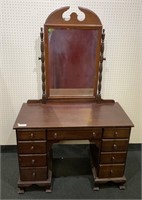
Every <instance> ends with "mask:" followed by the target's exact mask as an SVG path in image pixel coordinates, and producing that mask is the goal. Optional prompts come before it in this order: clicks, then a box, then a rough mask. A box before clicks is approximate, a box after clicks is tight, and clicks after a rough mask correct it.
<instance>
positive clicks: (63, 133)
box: [47, 128, 102, 140]
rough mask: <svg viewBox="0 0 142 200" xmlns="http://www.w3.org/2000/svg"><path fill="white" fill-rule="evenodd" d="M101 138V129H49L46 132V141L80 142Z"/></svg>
mask: <svg viewBox="0 0 142 200" xmlns="http://www.w3.org/2000/svg"><path fill="white" fill-rule="evenodd" d="M101 137H102V129H101V128H89V129H85V128H83V129H77V128H76V129H72V130H71V129H69V130H59V129H50V130H48V132H47V139H48V140H80V139H82V140H83V139H84V140H85V139H88V140H89V139H90V140H91V139H92V140H93V139H99V138H101Z"/></svg>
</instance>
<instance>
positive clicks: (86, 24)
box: [40, 6, 105, 103]
mask: <svg viewBox="0 0 142 200" xmlns="http://www.w3.org/2000/svg"><path fill="white" fill-rule="evenodd" d="M69 8H70V7H68V6H67V7H63V8H60V9H57V10H55V11H54V12H52V13H51V14H50V15H49V16H48V18H47V19H46V21H45V24H44V32H43V29H42V28H41V33H40V38H41V58H40V59H41V70H42V103H46V102H47V101H61V100H69V101H70V100H75V101H77V100H81V101H97V102H100V101H101V81H102V69H103V60H105V59H104V57H103V52H104V38H105V31H104V29H102V23H101V21H100V19H99V17H98V16H97V15H96V14H95V13H94V12H92V11H91V10H88V9H86V8H82V7H79V10H80V11H81V12H83V13H84V14H85V19H84V20H82V21H79V20H78V18H77V17H78V16H77V14H76V13H74V12H73V13H72V14H71V15H70V19H69V20H68V21H65V20H64V19H63V14H64V12H66V11H67V10H68V9H69ZM49 28H66V29H69V28H71V29H85V30H98V41H99V42H98V46H97V50H96V51H97V52H99V53H98V54H97V55H96V63H97V66H95V67H96V73H97V75H96V77H97V78H96V80H95V84H94V94H93V95H92V96H85V97H84V96H82V97H80V96H64V97H63V96H61V97H60V96H54V97H53V96H50V92H49V89H50V88H49V63H48V62H49V61H48V51H49V49H48V29H49Z"/></svg>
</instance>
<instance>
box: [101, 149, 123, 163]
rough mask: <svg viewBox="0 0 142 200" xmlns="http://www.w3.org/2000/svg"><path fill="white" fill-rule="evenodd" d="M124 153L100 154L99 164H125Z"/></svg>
mask: <svg viewBox="0 0 142 200" xmlns="http://www.w3.org/2000/svg"><path fill="white" fill-rule="evenodd" d="M125 160H126V153H125V152H110V153H108V152H102V153H101V158H100V163H102V164H107V163H110V164H115V163H125Z"/></svg>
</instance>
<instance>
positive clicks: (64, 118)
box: [14, 103, 133, 129]
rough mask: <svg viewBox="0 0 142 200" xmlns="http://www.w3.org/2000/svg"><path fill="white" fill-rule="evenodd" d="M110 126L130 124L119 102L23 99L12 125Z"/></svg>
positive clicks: (32, 126)
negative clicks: (51, 101) (64, 101)
mask: <svg viewBox="0 0 142 200" xmlns="http://www.w3.org/2000/svg"><path fill="white" fill-rule="evenodd" d="M18 124H20V125H21V124H24V125H25V126H18ZM113 126H115V127H117V126H119V127H121V126H123V127H124V126H125V127H127V126H129V127H132V126H133V123H132V122H131V120H130V119H129V117H128V116H127V114H126V113H125V112H124V110H123V109H122V108H121V106H120V105H119V103H101V104H97V103H47V104H41V103H31V104H27V103H24V104H23V105H22V108H21V110H20V112H19V114H18V117H17V119H16V122H15V124H14V129H18V128H65V127H113Z"/></svg>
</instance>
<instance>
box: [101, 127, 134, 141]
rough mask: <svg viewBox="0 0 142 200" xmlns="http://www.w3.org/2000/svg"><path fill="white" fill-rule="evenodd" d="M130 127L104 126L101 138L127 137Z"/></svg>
mask: <svg viewBox="0 0 142 200" xmlns="http://www.w3.org/2000/svg"><path fill="white" fill-rule="evenodd" d="M129 135H130V128H105V129H104V132H103V138H115V139H117V138H129Z"/></svg>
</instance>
